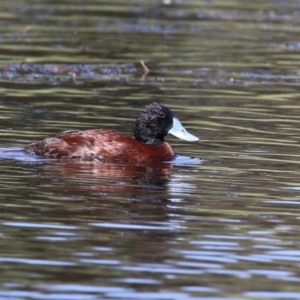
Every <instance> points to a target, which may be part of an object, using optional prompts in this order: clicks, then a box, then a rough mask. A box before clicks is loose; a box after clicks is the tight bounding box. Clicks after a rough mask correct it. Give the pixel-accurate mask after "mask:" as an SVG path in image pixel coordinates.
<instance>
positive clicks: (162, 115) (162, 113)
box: [158, 111, 166, 118]
mask: <svg viewBox="0 0 300 300" xmlns="http://www.w3.org/2000/svg"><path fill="white" fill-rule="evenodd" d="M158 115H159V117H160V118H164V117H165V116H166V115H165V113H164V112H163V111H160V112H159V114H158Z"/></svg>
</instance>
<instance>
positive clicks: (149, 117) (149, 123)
mask: <svg viewBox="0 0 300 300" xmlns="http://www.w3.org/2000/svg"><path fill="white" fill-rule="evenodd" d="M173 118H174V114H173V113H172V111H171V110H170V109H169V108H168V107H166V106H164V105H161V104H158V103H156V102H153V103H151V104H149V105H147V106H145V107H144V109H143V110H142V111H141V113H140V114H139V116H138V117H137V119H136V122H135V125H134V136H135V138H136V139H137V140H138V141H140V142H142V143H145V144H148V145H159V144H161V143H163V142H164V137H165V136H166V135H167V134H168V132H169V130H170V129H171V128H172V126H173Z"/></svg>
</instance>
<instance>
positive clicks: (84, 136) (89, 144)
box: [24, 102, 199, 163]
mask: <svg viewBox="0 0 300 300" xmlns="http://www.w3.org/2000/svg"><path fill="white" fill-rule="evenodd" d="M133 132H134V138H133V137H130V136H126V135H123V134H122V133H119V132H116V131H113V130H106V129H89V130H82V131H81V130H67V131H62V132H60V133H58V134H56V135H55V136H53V137H48V138H45V139H44V140H41V141H38V142H35V143H31V144H29V145H28V146H26V147H25V148H24V150H25V152H26V153H27V154H30V155H38V156H42V157H44V158H50V159H78V160H83V161H98V162H137V163H140V162H142V163H145V162H165V161H172V160H174V159H175V156H176V155H175V152H174V150H173V148H172V147H171V145H170V144H169V143H167V142H166V141H165V140H164V138H165V136H166V135H167V134H171V135H173V136H175V137H177V138H179V139H181V140H185V141H189V142H196V141H199V138H198V137H196V136H194V135H192V134H190V133H189V132H188V131H187V130H186V129H185V128H184V127H183V125H182V124H181V122H180V121H179V119H178V118H177V117H175V115H174V114H173V112H172V111H171V109H169V108H168V107H167V106H165V105H163V104H159V103H157V102H153V103H151V104H149V105H146V106H145V107H144V108H143V109H142V111H141V112H140V114H139V115H138V117H137V119H136V122H135V124H134V127H133Z"/></svg>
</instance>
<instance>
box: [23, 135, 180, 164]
mask: <svg viewBox="0 0 300 300" xmlns="http://www.w3.org/2000/svg"><path fill="white" fill-rule="evenodd" d="M25 151H26V153H28V154H36V155H41V156H44V157H47V158H58V159H70V158H72V159H80V160H89V161H135V162H156V161H168V160H172V159H173V158H174V155H175V153H174V150H173V149H172V147H171V146H170V145H169V144H168V143H166V142H163V143H162V144H160V145H158V146H152V145H147V144H144V143H141V142H139V141H137V140H136V139H133V138H131V137H128V136H124V135H122V134H120V133H118V132H115V131H111V130H102V129H92V130H86V131H63V132H61V133H59V134H58V135H56V136H54V137H50V138H46V139H44V140H42V141H39V142H37V143H33V144H30V145H28V146H27V147H26V148H25Z"/></svg>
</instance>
